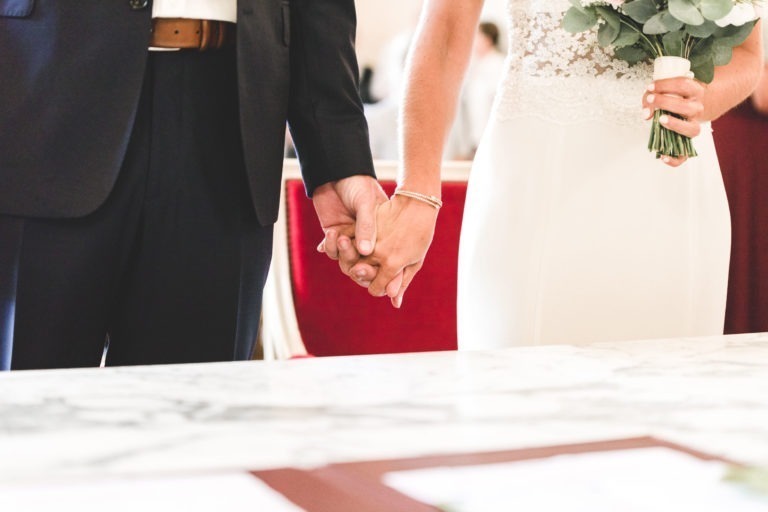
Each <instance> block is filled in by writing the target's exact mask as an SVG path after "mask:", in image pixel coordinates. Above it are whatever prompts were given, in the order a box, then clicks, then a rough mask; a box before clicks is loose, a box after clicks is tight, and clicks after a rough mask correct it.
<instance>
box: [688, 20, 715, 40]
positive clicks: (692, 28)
mask: <svg viewBox="0 0 768 512" xmlns="http://www.w3.org/2000/svg"><path fill="white" fill-rule="evenodd" d="M717 30H718V26H717V25H715V22H714V21H709V20H707V21H705V22H704V23H702V24H701V25H686V26H685V31H686V32H688V33H689V34H691V35H692V36H693V37H698V38H701V39H704V38H706V37H709V36H711V35H712V34H714V33H715V31H717Z"/></svg>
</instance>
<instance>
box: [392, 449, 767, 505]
mask: <svg viewBox="0 0 768 512" xmlns="http://www.w3.org/2000/svg"><path fill="white" fill-rule="evenodd" d="M728 467H729V466H728V465H727V464H725V463H723V462H717V461H705V460H701V459H698V458H696V457H694V456H692V455H688V454H687V453H684V452H680V451H677V450H672V449H669V448H662V447H653V448H639V449H629V450H616V451H605V452H588V453H582V454H569V455H557V456H554V457H549V458H545V459H535V460H524V461H518V462H508V463H499V464H482V465H476V466H460V467H436V468H430V469H420V470H410V471H398V472H392V473H388V474H386V475H385V478H384V483H385V484H386V485H388V486H390V487H393V488H395V489H397V490H398V491H400V492H402V493H404V494H406V495H408V496H410V497H412V498H415V499H417V500H419V501H421V502H423V503H427V504H430V505H434V506H438V507H440V508H441V510H445V511H449V512H485V511H490V510H525V511H526V512H538V511H556V510H563V511H565V510H567V511H568V512H616V511H622V512H681V511H685V510H695V511H696V512H723V511H726V510H733V511H736V510H738V511H739V512H753V511H754V512H765V511H766V510H768V496H764V495H759V494H753V493H751V492H750V491H748V490H746V489H744V488H741V487H739V486H737V485H734V484H731V483H728V482H725V481H723V476H724V475H725V474H726V472H727V470H728Z"/></svg>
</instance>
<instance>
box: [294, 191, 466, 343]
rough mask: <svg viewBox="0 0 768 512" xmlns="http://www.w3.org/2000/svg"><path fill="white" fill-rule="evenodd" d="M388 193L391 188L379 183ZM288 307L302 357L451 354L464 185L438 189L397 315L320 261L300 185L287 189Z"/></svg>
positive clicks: (316, 229) (318, 234) (315, 228)
mask: <svg viewBox="0 0 768 512" xmlns="http://www.w3.org/2000/svg"><path fill="white" fill-rule="evenodd" d="M383 185H384V188H385V190H386V191H387V193H391V192H392V190H393V189H394V183H392V182H384V183H383ZM285 193H286V196H285V204H286V213H287V229H288V248H289V251H288V252H289V261H290V274H291V283H292V288H293V301H294V308H295V312H296V318H297V320H298V326H299V331H300V333H301V338H302V341H303V342H304V346H305V347H306V349H307V352H308V353H309V354H311V355H314V356H336V355H351V354H381V353H395V352H419V351H432V350H454V349H456V268H457V256H458V242H459V232H460V229H461V217H462V211H463V208H464V198H465V193H466V183H462V182H446V183H444V184H443V202H444V206H443V208H442V210H441V211H440V215H439V216H438V223H437V229H436V232H435V237H434V241H433V243H432V247H431V249H430V251H429V254H428V255H427V259H426V262H425V264H424V267H423V268H422V270H421V271H420V272H419V274H418V275H417V276H416V278H415V279H414V281H413V283H412V284H411V286H410V287H409V289H408V293H407V294H406V295H405V299H404V301H403V306H402V308H401V309H399V310H396V309H394V308H393V307H392V306H391V305H390V302H389V300H388V299H387V298H374V297H372V296H370V295H369V294H368V292H367V291H366V290H365V289H363V288H361V287H359V286H358V285H356V284H355V283H353V282H352V281H351V280H350V279H349V278H348V277H346V276H344V275H343V274H342V273H341V272H340V270H339V267H338V264H337V263H336V262H335V261H332V260H330V259H328V258H327V257H325V256H324V255H322V254H319V253H318V252H317V251H316V250H315V247H316V246H317V244H318V242H319V241H320V240H321V239H322V236H323V235H322V230H321V229H320V226H319V224H318V222H317V217H316V215H315V211H314V208H313V206H312V202H311V201H308V200H307V198H306V195H305V193H304V188H303V185H302V183H301V181H300V180H296V179H290V180H287V181H286V184H285Z"/></svg>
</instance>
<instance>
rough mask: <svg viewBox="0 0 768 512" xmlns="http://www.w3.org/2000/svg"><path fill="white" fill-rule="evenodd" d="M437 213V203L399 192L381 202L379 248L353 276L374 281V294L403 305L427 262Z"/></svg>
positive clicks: (360, 264) (356, 266) (352, 272)
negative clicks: (386, 200)
mask: <svg viewBox="0 0 768 512" xmlns="http://www.w3.org/2000/svg"><path fill="white" fill-rule="evenodd" d="M437 213H438V210H437V208H435V207H434V206H431V205H429V204H427V203H424V202H422V201H419V200H416V199H413V198H409V197H404V196H399V195H396V196H393V197H392V199H390V200H389V202H388V203H384V204H382V205H380V206H379V209H378V212H377V215H376V224H377V232H378V241H377V244H376V249H375V250H374V252H373V254H371V255H370V256H368V257H365V258H362V259H361V260H360V262H358V263H357V264H356V265H354V266H353V267H352V268H351V269H350V274H351V276H352V277H353V279H354V278H357V279H361V277H362V281H363V282H366V281H370V284H369V286H368V292H369V293H370V294H371V295H373V296H375V297H383V296H385V295H386V296H388V297H390V299H391V300H392V305H393V306H394V307H396V308H399V307H400V306H401V305H402V302H403V295H404V294H405V292H406V290H407V289H408V286H409V285H410V284H411V281H412V280H413V278H414V276H415V275H416V273H417V272H418V271H419V270H421V267H422V265H423V264H424V258H425V257H426V255H427V250H428V249H429V246H430V244H431V243H432V238H433V236H434V234H435V224H436V223H437ZM370 268H377V273H376V275H371V274H370Z"/></svg>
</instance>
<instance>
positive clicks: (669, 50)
mask: <svg viewBox="0 0 768 512" xmlns="http://www.w3.org/2000/svg"><path fill="white" fill-rule="evenodd" d="M684 37H685V32H684V31H682V30H676V31H674V32H669V33H668V34H664V37H662V38H661V41H662V43H663V45H664V55H673V56H675V57H682V56H683V38H684Z"/></svg>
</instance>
